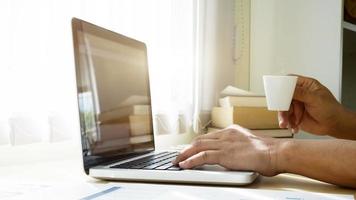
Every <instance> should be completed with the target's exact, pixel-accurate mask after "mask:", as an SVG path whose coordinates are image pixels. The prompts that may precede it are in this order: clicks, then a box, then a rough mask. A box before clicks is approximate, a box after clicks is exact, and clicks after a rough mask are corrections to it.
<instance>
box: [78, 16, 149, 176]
mask: <svg viewBox="0 0 356 200" xmlns="http://www.w3.org/2000/svg"><path fill="white" fill-rule="evenodd" d="M79 32H86V33H90V34H93V35H95V36H99V37H102V38H105V39H108V40H112V41H114V42H120V43H121V44H125V45H129V46H132V47H136V48H139V49H143V50H144V51H145V56H146V67H147V68H148V59H147V47H146V45H145V43H143V42H140V41H138V40H135V39H132V38H129V37H126V36H124V35H121V34H118V33H115V32H113V31H110V30H107V29H105V28H102V27H99V26H97V25H94V24H92V23H89V22H86V21H84V20H81V19H78V18H72V33H73V46H74V59H75V69H76V70H75V71H76V85H77V100H78V110H79V119H80V127H81V129H80V137H81V136H82V135H83V133H82V132H83V129H82V125H83V124H82V123H83V121H84V119H83V117H82V116H81V115H80V106H79V104H80V101H81V99H80V98H79V94H80V92H81V90H82V89H81V88H80V85H81V84H79V83H80V81H81V80H82V73H81V71H80V68H81V67H80V52H79V45H80V41H79V39H80V38H79V37H78V34H79ZM147 80H148V88H147V91H148V95H149V98H150V100H151V93H150V80H149V73H147ZM92 101H93V102H94V101H95V99H94V98H92ZM150 102H152V101H150ZM151 108H152V107H151ZM93 110H95V106H93ZM151 113H152V109H151ZM152 119H153V118H152ZM96 121H97V120H96ZM151 128H152V129H151V130H153V123H151ZM152 137H153V146H152V148H150V149H147V150H144V151H141V152H132V153H125V154H117V155H112V156H108V157H100V158H94V157H92V156H89V155H86V154H85V147H84V145H83V140H82V138H81V144H82V157H83V166H84V170H85V172H86V174H89V169H90V168H91V167H94V166H99V165H104V164H107V163H112V162H116V161H119V160H123V159H127V158H129V157H132V156H137V155H141V154H145V153H149V152H152V151H154V148H155V143H154V132H153V134H152Z"/></svg>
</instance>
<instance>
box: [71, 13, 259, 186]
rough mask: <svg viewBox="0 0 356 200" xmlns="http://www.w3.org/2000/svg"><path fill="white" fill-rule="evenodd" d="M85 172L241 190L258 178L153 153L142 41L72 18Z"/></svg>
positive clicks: (103, 176)
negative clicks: (175, 162) (188, 164)
mask: <svg viewBox="0 0 356 200" xmlns="http://www.w3.org/2000/svg"><path fill="white" fill-rule="evenodd" d="M72 29H73V43H74V53H75V66H76V79H77V97H78V107H79V116H80V130H81V133H80V134H81V144H82V154H83V165H84V170H85V172H86V173H87V174H88V175H89V176H91V177H95V178H99V179H107V180H121V181H141V182H172V183H195V184H214V185H218V184H219V185H246V184H249V183H252V182H253V181H254V180H255V179H256V177H257V176H258V174H257V173H256V172H249V171H229V170H227V169H225V168H223V167H220V166H218V165H204V166H200V167H197V168H195V169H189V170H186V169H181V168H179V167H178V166H174V165H173V164H172V160H173V159H175V157H176V156H177V155H178V152H175V151H155V140H154V136H155V134H154V132H155V130H154V129H153V120H152V119H153V116H152V106H151V96H150V82H149V69H148V63H147V49H146V45H145V44H144V43H143V42H140V41H137V40H135V39H132V38H129V37H126V36H124V35H121V34H118V33H115V32H113V31H110V30H107V29H104V28H102V27H99V26H96V25H94V24H91V23H88V22H85V21H83V20H80V19H77V18H73V19H72Z"/></svg>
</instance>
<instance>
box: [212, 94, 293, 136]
mask: <svg viewBox="0 0 356 200" xmlns="http://www.w3.org/2000/svg"><path fill="white" fill-rule="evenodd" d="M219 105H220V106H218V107H214V108H213V109H212V111H211V121H212V123H211V125H212V127H210V128H208V132H213V131H217V130H221V129H224V128H226V127H228V126H230V125H233V124H238V125H240V126H243V127H245V128H248V129H251V131H252V132H253V133H254V134H256V135H258V136H263V137H265V136H266V137H279V138H282V137H293V134H292V133H291V132H290V131H289V130H288V129H281V128H279V124H278V113H277V112H275V111H269V110H267V103H266V97H265V96H262V95H252V94H242V95H236V96H226V97H223V98H220V99H219Z"/></svg>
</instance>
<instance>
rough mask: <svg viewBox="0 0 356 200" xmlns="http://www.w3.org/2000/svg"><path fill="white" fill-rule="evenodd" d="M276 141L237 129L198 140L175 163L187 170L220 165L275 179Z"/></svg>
mask: <svg viewBox="0 0 356 200" xmlns="http://www.w3.org/2000/svg"><path fill="white" fill-rule="evenodd" d="M274 143H277V140H274V139H272V138H260V137H257V136H255V135H253V134H252V133H251V132H250V131H249V130H248V129H245V128H243V127H241V126H238V125H234V126H231V127H230V128H227V129H224V130H221V131H218V132H213V133H208V134H206V135H202V136H199V137H197V138H196V139H195V141H194V142H193V143H192V145H191V146H189V147H187V148H186V149H184V150H183V151H182V152H181V153H180V154H179V155H178V156H177V158H176V160H174V161H173V164H179V166H180V167H182V168H184V169H188V168H194V167H197V166H201V165H204V164H219V165H221V166H223V167H225V168H228V169H232V170H253V171H257V172H259V173H261V174H263V175H270V176H271V175H275V174H276V173H277V171H276V170H275V169H276V168H275V162H276V159H275V150H274V147H275V146H276V145H275V144H274Z"/></svg>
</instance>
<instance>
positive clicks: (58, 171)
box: [0, 160, 356, 198]
mask: <svg viewBox="0 0 356 200" xmlns="http://www.w3.org/2000/svg"><path fill="white" fill-rule="evenodd" d="M0 177H1V179H2V180H3V181H4V180H8V181H14V180H19V181H20V180H21V181H24V182H31V181H34V182H56V183H62V184H66V183H79V184H81V183H89V184H100V183H106V182H105V181H101V180H97V179H93V178H90V177H88V176H86V175H85V174H84V172H83V171H82V169H81V161H79V160H63V161H56V162H43V163H32V164H26V165H20V166H19V165H17V166H3V167H0ZM132 184H135V183H132ZM147 184H149V183H147ZM207 187H210V186H207ZM211 187H214V186H211ZM230 188H231V187H230ZM244 188H254V189H274V190H285V191H310V192H320V193H329V194H330V193H331V194H352V195H354V198H355V197H356V190H352V189H347V188H341V187H337V186H334V185H330V184H326V183H322V182H319V181H315V180H312V179H309V178H305V177H302V176H297V175H291V174H282V175H278V176H275V177H262V176H261V177H260V178H259V179H257V180H256V181H255V182H254V183H253V184H251V185H248V186H244Z"/></svg>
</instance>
